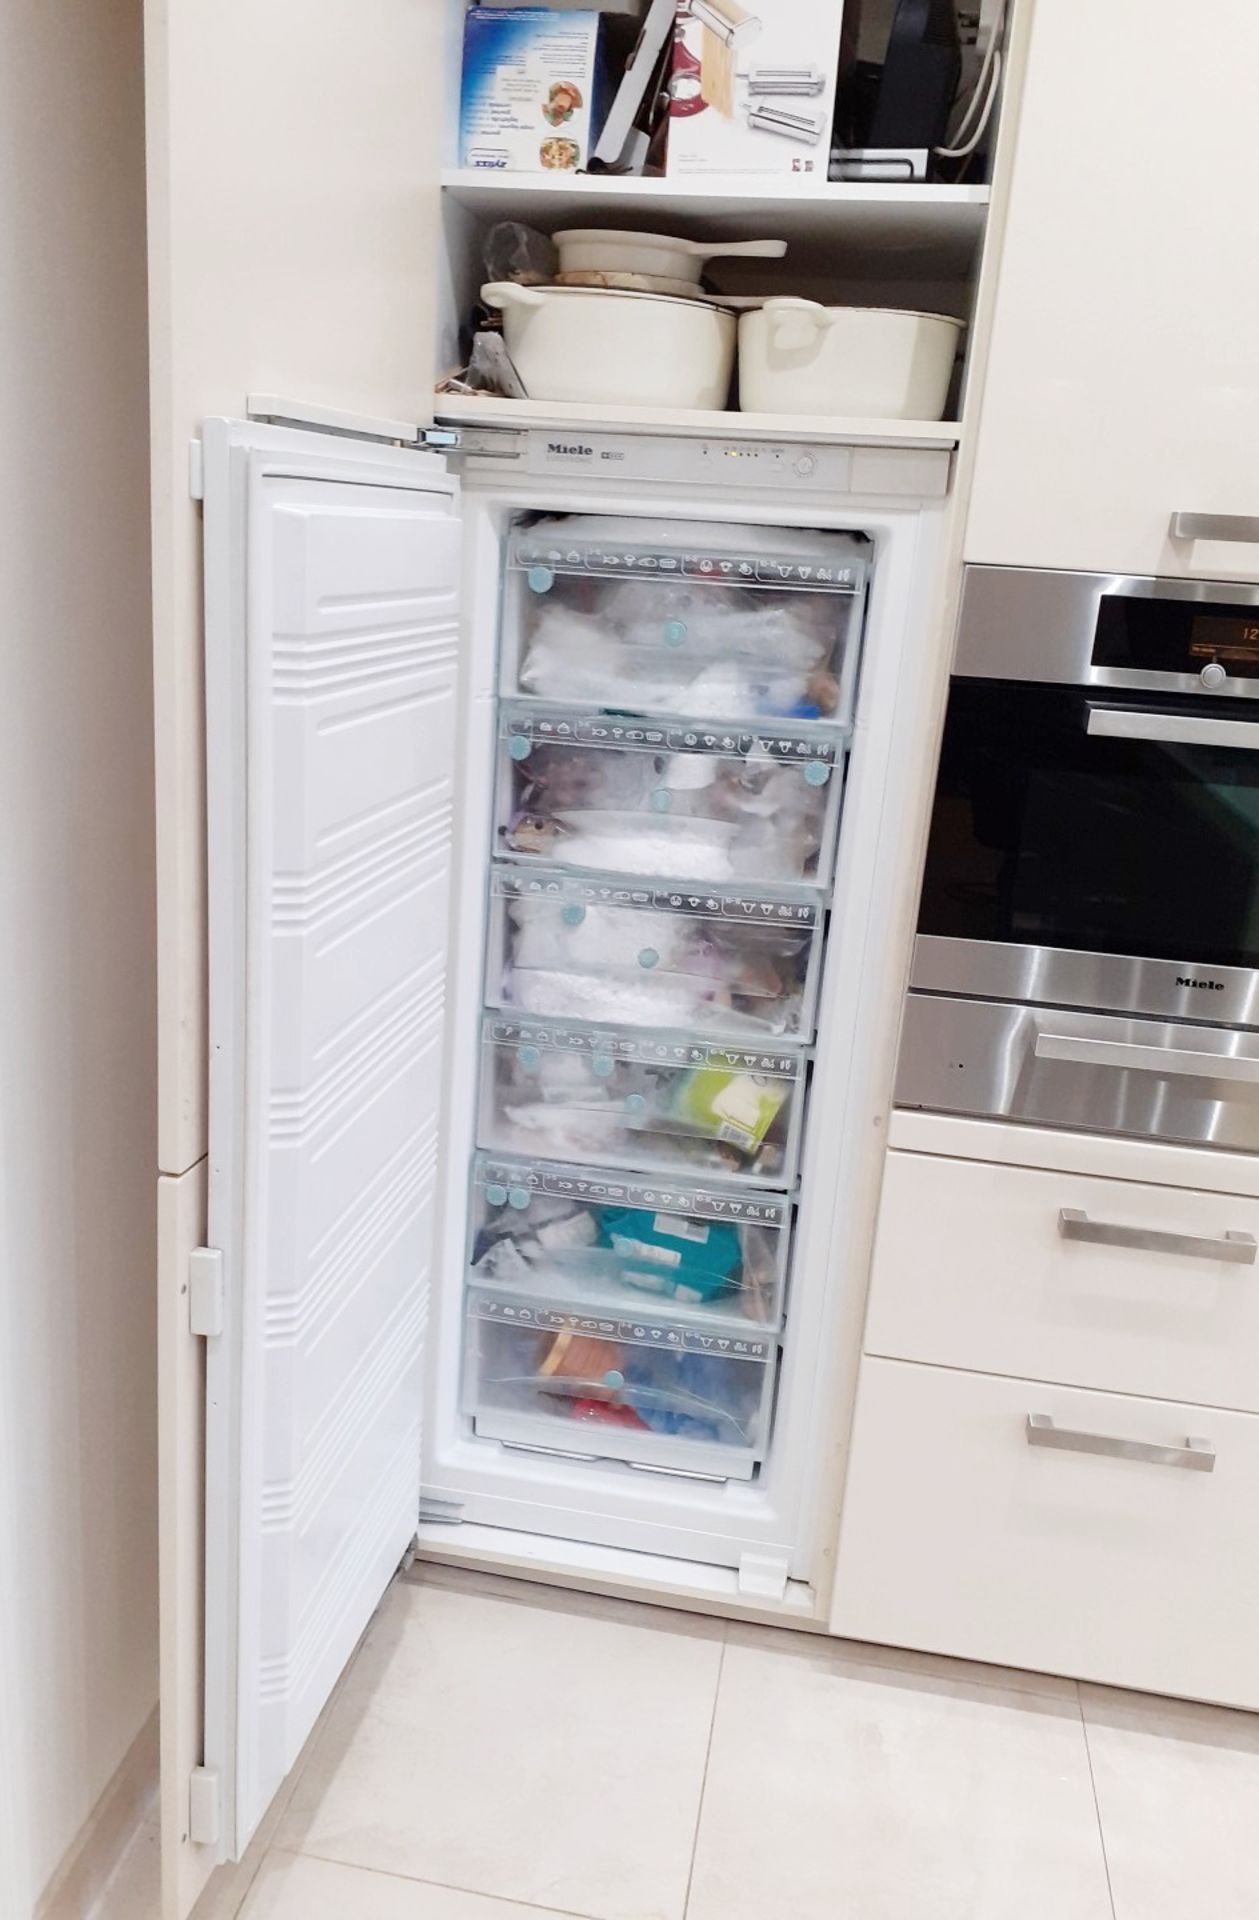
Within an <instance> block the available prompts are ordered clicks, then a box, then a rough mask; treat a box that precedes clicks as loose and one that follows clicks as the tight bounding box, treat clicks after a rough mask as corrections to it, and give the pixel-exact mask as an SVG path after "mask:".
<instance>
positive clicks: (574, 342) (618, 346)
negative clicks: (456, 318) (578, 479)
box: [481, 280, 736, 408]
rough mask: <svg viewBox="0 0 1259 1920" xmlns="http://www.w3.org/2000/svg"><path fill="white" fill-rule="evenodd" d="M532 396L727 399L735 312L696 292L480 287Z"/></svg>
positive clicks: (670, 403) (623, 400)
mask: <svg viewBox="0 0 1259 1920" xmlns="http://www.w3.org/2000/svg"><path fill="white" fill-rule="evenodd" d="M481 298H482V300H484V301H485V303H486V305H487V306H490V307H497V308H498V309H499V310H500V311H501V313H502V316H503V333H504V336H505V338H506V341H507V351H508V353H509V354H510V355H511V358H512V362H513V364H514V365H515V368H516V371H517V373H518V374H519V375H520V378H521V380H522V381H523V383H524V388H525V392H526V393H527V394H528V395H529V398H530V399H531V400H571V401H578V402H590V403H594V404H599V403H602V402H612V403H614V404H617V405H620V406H629V407H709V408H712V407H724V406H725V404H726V401H727V399H728V397H729V393H730V375H731V371H732V370H733V367H734V347H735V333H736V321H735V318H734V315H733V314H732V313H724V312H723V311H722V310H721V309H720V308H719V307H713V306H708V305H706V304H705V303H704V302H703V301H699V300H668V299H665V298H663V297H662V296H661V295H659V294H652V293H617V292H608V291H605V290H602V289H596V288H593V287H521V286H517V285H516V283H515V282H514V281H511V280H496V281H492V282H491V283H490V285H489V286H487V287H482V289H481Z"/></svg>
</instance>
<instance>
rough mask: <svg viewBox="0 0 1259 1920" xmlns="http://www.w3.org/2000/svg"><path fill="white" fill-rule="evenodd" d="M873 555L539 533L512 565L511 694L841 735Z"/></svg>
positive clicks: (505, 670)
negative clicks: (824, 726) (824, 727)
mask: <svg viewBox="0 0 1259 1920" xmlns="http://www.w3.org/2000/svg"><path fill="white" fill-rule="evenodd" d="M868 552H869V547H868V543H867V542H866V541H864V540H863V539H861V538H859V537H855V536H853V535H850V534H824V533H807V532H798V531H795V530H787V529H783V528H773V529H771V528H758V527H720V526H710V527H702V526H693V527H686V526H683V527H680V528H679V527H678V526H677V525H675V524H671V523H670V522H668V521H659V522H654V523H653V522H638V523H635V522H619V523H618V522H615V521H606V522H600V521H598V520H592V519H585V520H582V521H573V520H569V521H562V520H559V521H553V522H551V523H549V524H548V523H546V522H543V523H542V524H540V525H538V526H536V527H532V528H529V529H528V530H526V531H524V532H521V533H518V534H516V535H515V536H514V537H513V539H512V541H511V544H510V547H509V550H508V567H507V579H506V592H505V594H504V603H503V605H504V623H503V646H502V691H503V693H504V694H506V695H512V694H518V693H528V694H535V695H538V696H539V697H541V698H543V699H547V700H575V701H581V702H588V703H589V704H590V705H591V706H607V707H611V708H612V709H613V710H615V711H617V712H622V713H624V712H636V713H660V714H688V713H703V714H706V715H707V716H708V717H709V719H711V720H724V721H731V720H766V719H776V720H787V721H789V722H795V721H799V720H830V721H835V722H837V723H838V724H840V725H847V724H849V722H850V721H851V718H852V709H853V698H854V692H855V687H856V679H857V667H858V661H859V656H860V646H861V622H862V617H863V612H864V607H865V580H866V555H867V553H868Z"/></svg>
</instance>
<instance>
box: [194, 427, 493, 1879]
mask: <svg viewBox="0 0 1259 1920" xmlns="http://www.w3.org/2000/svg"><path fill="white" fill-rule="evenodd" d="M206 472H207V494H206V588H207V704H208V722H209V768H210V773H209V786H210V895H211V911H210V922H211V1036H210V1038H211V1063H212V1064H211V1096H210V1107H211V1139H210V1147H211V1172H210V1198H209V1213H210V1239H211V1243H212V1244H213V1245H216V1246H218V1247H220V1248H222V1250H223V1255H224V1275H225V1302H226V1312H225V1321H224V1330H223V1333H222V1334H221V1335H220V1336H219V1337H217V1338H215V1339H212V1340H211V1341H210V1342H209V1359H208V1376H207V1388H208V1392H207V1401H208V1415H207V1418H208V1431H207V1459H208V1468H207V1473H208V1486H207V1542H206V1633H207V1640H206V1656H207V1658H206V1764H207V1765H208V1766H211V1767H214V1768H216V1769H217V1770H218V1771H219V1773H220V1777H221V1780H222V1784H223V1791H224V1811H225V1821H224V1829H225V1831H224V1853H225V1855H227V1856H228V1857H233V1856H239V1854H240V1853H241V1852H242V1851H243V1850H244V1847H245V1845H246V1844H247V1842H248V1840H249V1837H250V1835H251V1833H252V1832H253V1831H254V1829H255V1827H256V1826H257V1823H258V1821H259V1819H260V1818H261V1816H262V1814H263V1813H264V1812H265V1810H266V1807H267V1805H268V1803H269V1801H270V1799H271V1797H272V1795H273V1794H274V1792H275V1790H276V1788H277V1787H278V1786H279V1784H280V1782H281V1781H282V1779H283V1778H284V1775H285V1774H286V1773H287V1772H288V1770H289V1768H290V1767H291V1766H292V1764H293V1762H294V1761H295V1760H296V1758H297V1756H298V1754H299V1752H300V1750H301V1747H302V1744H303V1742H304V1741H305V1739H306V1737H307V1735H308V1734H309V1732H310V1730H311V1728H312V1726H313V1725H314V1722H315V1720H316V1718H317V1717H318V1714H319V1712H320V1710H321V1708H322V1707H323V1705H324V1703H325V1701H326V1700H327V1698H328V1695H329V1693H330V1692H331V1689H332V1687H333V1686H334V1684H335V1682H336V1680H337V1678H338V1676H339V1674H340V1673H341V1671H342V1668H343V1667H344V1665H345V1662H346V1660H347V1659H348V1658H349V1655H350V1654H351V1652H352V1651H353V1648H354V1646H355V1643H356V1642H357V1640H358V1638H359V1636H360V1634H361V1633H362V1631H363V1628H364V1627H365V1625H366V1623H367V1621H368V1619H369V1617H370V1615H371V1613H372V1610H373V1609H374V1607H375V1606H376V1604H377V1602H378V1600H379V1599H380V1596H381V1594H382V1592H383V1591H384V1588H385V1586H386V1584H387V1583H388V1581H389V1579H390V1577H391V1575H392V1573H393V1571H394V1569H395V1567H396V1566H397V1563H398V1561H399V1558H400V1557H401V1555H402V1554H403V1553H404V1552H405V1550H406V1547H407V1545H408V1544H409V1542H410V1540H411V1538H412V1536H413V1534H414V1531H415V1526H416V1521H417V1516H418V1509H419V1485H420V1418H421V1385H422V1372H421V1368H422V1353H423V1342H424V1329H425V1320H426V1316H427V1310H428V1293H429V1270H430V1264H431V1258H432V1234H433V1209H434V1190H435V1184H436V1162H437V1137H438V1124H439V1112H438V1103H439V1097H440V1087H441V1047H442V1032H443V1002H444V995H445V971H446V948H447V926H448V919H449V905H450V902H449V895H450V848H451V815H452V801H453V765H454V747H455V675H456V651H457V626H456V620H457V586H458V560H459V530H460V529H459V516H458V496H457V490H456V486H455V483H454V482H453V481H451V480H450V478H449V477H448V476H447V474H446V473H445V470H444V468H443V467H442V465H441V463H440V462H438V461H435V460H433V459H432V458H431V456H426V455H422V454H406V453H394V452H392V451H389V450H381V451H380V452H378V453H373V452H371V451H370V450H369V449H366V448H364V449H362V450H360V451H358V452H355V451H353V450H351V451H348V452H347V451H346V450H345V447H344V443H330V442H327V441H322V440H321V439H320V438H319V436H317V435H304V434H285V433H278V432H276V431H275V430H265V429H254V428H248V427H237V426H232V425H231V424H230V423H226V422H213V423H210V425H209V427H208V428H207V436H206Z"/></svg>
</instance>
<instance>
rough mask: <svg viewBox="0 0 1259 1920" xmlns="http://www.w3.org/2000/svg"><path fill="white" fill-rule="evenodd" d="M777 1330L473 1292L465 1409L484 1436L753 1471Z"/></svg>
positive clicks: (729, 1472)
mask: <svg viewBox="0 0 1259 1920" xmlns="http://www.w3.org/2000/svg"><path fill="white" fill-rule="evenodd" d="M777 1355H778V1348H777V1343H776V1341H775V1340H774V1338H773V1336H772V1335H767V1334H766V1335H758V1334H756V1333H754V1332H749V1333H746V1334H741V1333H739V1332H738V1331H737V1330H729V1331H727V1330H718V1329H716V1328H714V1329H712V1330H707V1329H703V1328H693V1327H680V1326H677V1325H671V1324H668V1323H665V1322H662V1321H656V1320H653V1319H652V1318H651V1317H650V1316H642V1317H634V1316H631V1315H625V1314H617V1313H614V1312H613V1313H591V1312H583V1311H581V1310H579V1309H573V1308H572V1307H570V1306H567V1305H565V1304H564V1303H563V1302H562V1301H556V1300H553V1299H551V1298H549V1297H548V1296H547V1295H545V1294H538V1295H536V1296H534V1297H532V1298H529V1299H525V1298H522V1297H521V1295H520V1294H519V1293H517V1292H506V1291H503V1290H500V1289H498V1288H494V1287H473V1288H471V1289H470V1290H469V1293H468V1323H467V1340H466V1353H465V1368H464V1411H465V1413H467V1414H470V1415H471V1416H472V1418H473V1420H474V1422H475V1425H476V1431H477V1433H478V1434H479V1435H481V1436H482V1437H484V1438H488V1439H494V1440H501V1441H505V1442H507V1443H508V1444H509V1445H510V1444H515V1445H519V1446H536V1447H542V1448H545V1449H548V1450H556V1451H559V1452H563V1453H573V1454H577V1455H579V1456H582V1457H585V1458H592V1457H593V1458H596V1459H615V1460H627V1461H631V1462H633V1463H636V1464H639V1465H643V1466H649V1467H658V1468H660V1469H662V1470H665V1471H668V1470H669V1469H670V1468H675V1469H676V1470H677V1471H678V1472H679V1473H700V1474H705V1475H712V1476H714V1477H716V1478H721V1479H750V1478H751V1477H752V1475H753V1474H754V1472H755V1470H756V1465H757V1462H758V1461H759V1460H761V1459H763V1458H764V1454H765V1448H766V1444H767V1441H768V1436H769V1423H770V1415H771V1411H772V1402H773V1390H774V1378H775V1372H776V1364H775V1363H776V1361H777Z"/></svg>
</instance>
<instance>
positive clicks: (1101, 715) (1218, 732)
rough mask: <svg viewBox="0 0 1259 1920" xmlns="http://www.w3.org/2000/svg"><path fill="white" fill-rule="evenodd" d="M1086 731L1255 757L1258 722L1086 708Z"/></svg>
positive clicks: (1111, 708)
mask: <svg viewBox="0 0 1259 1920" xmlns="http://www.w3.org/2000/svg"><path fill="white" fill-rule="evenodd" d="M1088 731H1089V732H1090V733H1096V734H1102V735H1104V736H1105V737H1106V738H1108V739H1111V740H1165V741H1167V742H1169V743H1170V744H1172V745H1174V746H1178V747H1240V748H1241V749H1242V751H1243V752H1244V753H1259V721H1254V720H1208V719H1207V718H1206V716H1205V715H1204V714H1196V713H1140V712H1136V713H1133V712H1130V711H1129V709H1128V708H1126V707H1090V708H1089V718H1088Z"/></svg>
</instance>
